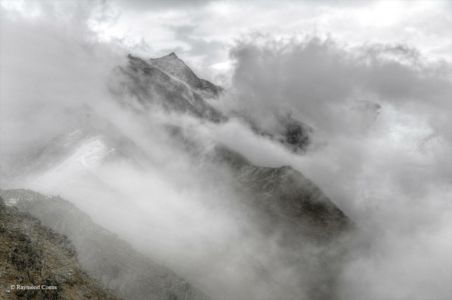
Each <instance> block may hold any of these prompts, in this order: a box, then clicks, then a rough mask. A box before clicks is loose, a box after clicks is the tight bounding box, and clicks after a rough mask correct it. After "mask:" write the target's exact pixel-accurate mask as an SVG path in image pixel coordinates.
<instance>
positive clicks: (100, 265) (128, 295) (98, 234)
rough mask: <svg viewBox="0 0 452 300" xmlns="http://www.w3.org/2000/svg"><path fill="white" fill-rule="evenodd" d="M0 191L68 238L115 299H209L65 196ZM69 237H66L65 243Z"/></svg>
mask: <svg viewBox="0 0 452 300" xmlns="http://www.w3.org/2000/svg"><path fill="white" fill-rule="evenodd" d="M0 195H1V196H2V197H3V198H4V199H5V202H6V203H7V204H9V205H11V207H8V209H10V210H16V211H18V213H19V211H20V212H21V213H23V214H27V215H30V216H33V217H35V218H36V219H38V220H40V222H41V223H42V224H43V225H45V226H46V227H48V228H51V231H52V232H56V233H55V235H57V233H58V234H61V236H62V237H66V236H67V237H68V238H69V240H70V241H71V247H72V250H71V251H72V253H73V254H74V255H75V253H77V257H78V260H79V263H80V266H81V268H82V269H83V270H85V271H86V272H87V273H88V274H89V275H90V276H91V277H92V278H95V279H97V280H98V281H99V282H100V283H102V285H103V286H105V287H107V288H108V289H110V290H111V291H112V292H113V293H114V294H115V295H117V296H118V297H120V298H122V299H162V300H163V299H168V300H177V299H184V300H189V299H200V300H202V299H208V297H207V296H206V295H204V294H203V293H201V292H200V291H199V290H197V289H195V288H193V287H192V286H191V285H190V284H189V283H188V282H186V281H185V280H183V279H181V278H180V277H179V276H177V275H176V274H174V272H172V271H171V270H169V269H167V268H165V267H163V266H161V265H158V264H156V263H154V262H152V261H151V260H150V259H149V258H147V257H145V256H144V255H142V254H140V253H138V252H137V251H135V250H134V249H133V248H132V247H130V246H129V245H128V244H127V243H125V242H124V241H122V240H120V239H119V238H117V237H116V236H115V235H113V234H111V233H110V232H108V231H107V230H105V229H103V228H101V227H100V226H98V225H96V224H95V223H94V222H93V221H92V220H91V219H90V218H89V217H88V216H87V215H86V214H84V213H83V212H81V211H80V210H79V209H77V208H76V207H75V206H74V205H72V204H71V203H69V202H67V201H65V200H64V199H62V198H60V197H48V196H44V195H42V194H39V193H36V192H33V191H29V190H2V191H0ZM49 231H50V230H49ZM63 235H64V236H63ZM69 240H67V239H66V238H65V239H64V241H67V242H68V243H69ZM72 245H73V246H72Z"/></svg>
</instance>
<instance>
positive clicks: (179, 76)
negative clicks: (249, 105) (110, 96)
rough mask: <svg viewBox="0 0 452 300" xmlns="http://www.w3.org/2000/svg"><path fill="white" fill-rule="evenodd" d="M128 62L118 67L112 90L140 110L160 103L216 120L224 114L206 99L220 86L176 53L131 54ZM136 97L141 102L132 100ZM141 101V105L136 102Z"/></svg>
mask: <svg viewBox="0 0 452 300" xmlns="http://www.w3.org/2000/svg"><path fill="white" fill-rule="evenodd" d="M128 59H129V61H128V65H127V66H121V67H119V68H117V69H116V76H114V80H116V81H113V82H111V91H112V92H113V93H114V94H116V95H118V96H119V98H120V99H122V100H121V101H123V100H124V99H126V100H125V101H123V103H125V104H126V105H128V106H130V107H134V108H137V109H138V110H142V109H149V108H150V107H151V106H152V105H159V106H161V107H163V108H165V109H166V110H168V111H177V112H185V113H190V114H192V115H195V116H198V117H202V118H204V119H208V120H212V121H220V120H221V119H222V118H223V116H222V115H221V113H220V112H219V111H217V110H216V109H214V108H213V107H212V106H211V105H209V103H207V102H206V101H205V99H206V98H211V97H215V96H216V95H217V94H218V92H219V90H221V88H220V87H217V86H216V85H214V84H213V83H210V82H209V81H207V80H204V79H200V78H199V77H197V76H196V74H195V73H193V71H192V70H191V69H190V68H189V67H188V66H187V65H186V64H185V63H184V62H183V61H182V60H180V59H179V58H177V57H176V56H175V55H172V54H169V55H167V56H164V57H161V58H156V59H151V60H144V59H142V58H139V57H136V56H133V55H130V54H129V55H128ZM124 96H132V98H133V99H135V100H136V101H137V102H138V103H133V102H131V101H129V100H130V99H129V97H125V98H124ZM136 104H138V106H137V105H136Z"/></svg>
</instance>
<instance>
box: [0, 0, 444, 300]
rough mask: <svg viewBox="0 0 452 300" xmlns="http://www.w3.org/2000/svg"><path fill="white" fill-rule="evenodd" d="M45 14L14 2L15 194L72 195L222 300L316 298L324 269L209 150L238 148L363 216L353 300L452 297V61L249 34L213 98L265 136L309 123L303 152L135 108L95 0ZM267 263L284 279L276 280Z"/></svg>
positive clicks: (11, 165)
mask: <svg viewBox="0 0 452 300" xmlns="http://www.w3.org/2000/svg"><path fill="white" fill-rule="evenodd" d="M174 2H175V5H176V4H177V7H185V4H183V3H182V2H181V3H179V1H174ZM176 2H177V3H176ZM201 2H202V1H199V3H198V1H196V5H201ZM36 5H37V4H36ZM144 5H145V4H144V2H143V3H141V2H140V1H135V4H134V7H135V6H137V7H143V6H144ZM156 5H157V6H158V9H159V10H160V9H164V5H163V4H162V3H157V2H156ZM44 7H45V9H44V10H43V9H42V6H40V5H38V8H39V13H36V15H34V14H33V9H30V10H29V11H27V13H24V11H21V10H14V9H13V10H11V9H9V10H8V9H5V10H1V15H0V17H1V24H0V30H1V35H0V38H1V48H0V49H1V52H0V64H1V65H0V157H1V169H0V176H1V177H0V188H14V187H20V188H30V189H34V190H37V191H39V192H43V193H46V194H58V195H61V196H62V197H64V198H66V199H67V200H69V201H71V202H72V203H74V204H75V205H76V206H77V207H79V208H80V209H81V210H83V211H84V212H86V213H87V214H89V215H90V216H91V217H92V218H93V220H94V221H95V222H97V223H99V224H100V225H102V226H104V227H105V228H106V229H108V230H110V231H111V232H113V233H115V234H117V235H118V236H119V237H121V238H122V239H124V240H126V241H128V242H129V243H131V244H132V245H133V246H134V247H135V248H136V249H138V250H139V251H140V252H142V253H145V254H146V255H148V256H149V257H151V258H152V259H155V260H157V261H158V262H160V263H162V264H165V265H167V266H168V267H170V268H171V269H173V270H174V271H176V273H178V274H180V275H181V276H182V277H184V278H186V279H187V280H188V281H190V282H192V283H193V284H195V285H196V286H198V287H200V288H201V289H202V290H204V291H206V292H207V293H208V294H209V295H211V296H212V297H213V298H214V299H272V298H273V299H274V298H275V297H279V298H281V299H292V298H293V293H296V295H297V296H298V297H299V298H301V299H303V297H305V292H304V291H305V290H306V289H308V288H309V286H307V285H309V280H307V279H305V278H308V277H309V276H310V275H311V274H310V273H309V272H308V271H307V272H306V273H305V274H299V273H296V270H294V269H291V268H289V267H288V266H286V265H284V264H283V263H282V261H284V259H283V258H282V257H284V256H291V255H295V254H293V253H290V252H289V251H288V250H287V249H283V248H282V246H281V245H279V244H278V243H277V242H276V241H275V242H272V241H269V240H268V237H265V236H262V235H261V233H260V232H259V231H258V230H257V229H256V226H257V225H256V224H254V220H253V219H250V218H248V215H247V211H246V209H244V208H243V207H242V204H241V203H242V202H243V201H244V198H245V197H246V194H244V193H242V192H241V191H240V190H239V189H238V188H237V186H235V185H234V181H233V175H232V174H231V173H230V171H229V170H227V169H225V168H222V167H221V166H219V165H217V164H216V163H215V162H212V161H210V160H209V159H208V157H209V155H210V153H211V151H212V149H213V148H214V147H215V145H218V144H222V145H226V146H228V147H229V148H231V149H233V150H236V151H237V152H239V153H241V154H243V155H244V156H245V157H246V158H247V159H249V160H250V161H251V162H252V163H254V164H256V165H258V166H271V167H279V166H283V165H290V166H291V167H293V168H295V169H297V170H298V171H300V172H302V173H303V174H304V175H305V176H306V177H308V178H310V179H311V180H312V181H313V182H314V183H315V184H317V185H318V186H319V187H320V188H321V189H322V190H323V191H324V192H325V194H326V195H327V196H328V197H329V198H330V199H331V200H332V201H333V202H334V203H336V205H337V206H338V207H339V208H340V209H342V210H343V211H344V212H345V214H346V215H347V216H349V218H350V219H351V220H352V222H354V223H355V226H356V234H355V236H354V237H353V239H351V240H350V241H349V243H351V246H350V247H349V248H350V253H348V254H347V259H346V262H345V265H344V266H343V268H342V269H341V272H340V275H339V280H338V284H337V287H336V290H337V291H336V293H337V299H344V300H345V299H348V300H350V299H376V300H377V299H394V300H395V299H397V300H399V299H419V300H421V299H438V300H442V299H449V298H450V297H451V296H452V287H451V285H450V282H451V280H452V258H451V254H450V253H452V239H451V236H452V203H451V200H452V180H451V178H452V119H451V118H450V117H451V112H452V66H451V65H450V63H448V62H447V61H446V60H440V59H436V58H435V59H431V58H430V57H425V56H423V54H422V52H421V51H419V50H418V49H416V48H413V47H411V46H409V45H405V44H404V43H400V44H393V43H391V44H385V43H381V44H373V43H372V44H366V43H362V44H361V45H359V46H350V45H348V44H345V43H342V42H338V41H336V40H335V39H334V38H325V37H317V36H315V35H308V36H304V37H303V38H299V37H293V38H289V39H286V38H273V37H272V36H269V35H265V34H262V35H261V34H254V35H249V36H242V37H240V38H238V39H237V40H236V41H235V42H234V43H233V44H232V46H230V47H229V48H228V51H229V60H230V61H231V62H232V69H231V70H230V71H229V73H227V74H225V75H224V76H225V77H227V78H229V82H230V84H229V85H228V86H227V87H226V88H227V91H226V92H225V93H224V94H223V95H222V96H221V98H220V99H217V100H215V102H214V103H213V105H214V106H215V107H217V108H218V109H219V110H221V111H222V112H224V113H225V114H227V115H238V116H246V117H247V118H249V119H250V120H252V121H253V122H254V123H255V124H257V125H258V126H259V127H260V128H265V129H271V128H273V127H275V126H277V123H278V120H280V117H281V116H286V115H287V114H290V115H291V116H292V117H294V118H296V119H298V120H301V121H302V122H304V123H305V124H307V125H308V126H310V127H311V128H312V142H311V144H310V145H309V146H308V148H307V149H306V150H305V151H304V152H303V153H293V152H291V151H289V150H287V149H286V148H284V147H283V146H282V145H281V144H279V143H277V142H274V141H272V140H270V139H268V138H265V137H263V136H259V135H256V134H255V132H254V131H252V130H251V129H250V128H249V125H248V124H247V123H246V122H244V121H243V119H242V118H234V117H232V118H230V119H229V120H228V121H227V122H225V123H219V124H218V123H211V122H206V121H202V120H199V119H197V118H195V117H191V116H189V115H184V114H178V113H168V112H166V111H164V110H160V109H158V108H154V109H153V110H152V111H150V112H149V113H146V114H137V113H136V112H135V111H133V110H127V109H125V108H124V107H123V106H121V105H119V104H118V102H117V101H116V99H115V96H114V95H112V93H111V89H110V87H111V84H112V82H114V78H113V77H114V76H115V75H114V72H113V71H114V69H115V67H117V66H120V65H125V64H126V63H127V62H126V54H127V49H124V48H123V47H122V46H121V45H120V44H118V43H116V42H105V41H103V42H100V41H99V40H98V39H97V38H96V34H95V32H93V31H92V28H90V27H89V26H87V20H92V16H93V10H92V8H91V7H90V6H89V5H83V4H80V5H76V4H74V5H73V6H71V7H70V8H67V7H64V8H63V7H60V6H59V5H48V6H44ZM38 8H37V9H38ZM69 12H70V13H69ZM97 13H99V11H98V10H95V14H94V15H96V14H97ZM88 23H89V22H88ZM182 59H183V57H182ZM192 61H196V60H192ZM195 69H196V68H195ZM171 126H177V127H180V128H182V134H183V135H186V136H190V139H191V141H192V142H193V148H190V147H191V146H190V145H189V146H187V145H184V144H183V143H181V142H180V141H179V140H177V139H175V138H174V136H173V135H171V134H170V131H169V130H168V128H169V127H171ZM118 141H119V142H118ZM61 145H63V146H61ZM64 145H67V147H68V148H65V147H66V146H64ZM119 145H120V146H119ZM46 148H52V149H54V148H57V149H56V150H52V151H50V152H45V150H43V149H46ZM187 148H188V149H187ZM43 153H44V154H43ZM61 153H62V154H61ZM60 154H61V155H60ZM307 247H309V249H305V250H303V251H302V252H303V254H302V255H303V256H305V259H307V260H309V259H311V257H310V256H309V255H310V254H311V255H312V259H313V260H315V253H317V252H319V251H321V249H318V248H316V246H313V245H309V246H307ZM256 265H257V266H263V267H265V268H270V269H271V270H272V271H273V273H272V275H271V276H272V280H274V281H275V282H276V283H277V284H276V285H275V286H272V288H271V289H270V290H269V285H268V284H267V282H266V281H265V280H264V279H263V278H262V277H263V276H262V274H260V273H257V272H256V271H255V270H256ZM300 282H303V283H305V285H301V286H299V283H300Z"/></svg>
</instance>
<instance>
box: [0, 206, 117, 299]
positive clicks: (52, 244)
mask: <svg viewBox="0 0 452 300" xmlns="http://www.w3.org/2000/svg"><path fill="white" fill-rule="evenodd" d="M0 275H1V276H0V299H49V300H50V299H55V300H56V299H117V298H116V297H115V296H114V295H113V294H111V293H110V292H109V291H107V290H105V289H104V288H102V286H101V285H100V283H98V282H97V281H95V280H94V279H92V278H91V277H89V276H88V275H87V274H86V273H85V272H83V271H82V269H81V267H80V265H79V263H78V261H77V259H76V252H75V250H74V248H73V246H72V244H71V243H70V242H69V240H68V239H67V238H66V237H65V236H63V235H61V234H58V233H56V232H54V231H53V230H51V229H49V228H46V227H44V226H43V225H41V223H40V222H39V221H38V220H37V219H36V218H34V217H32V216H30V215H29V214H26V213H22V212H19V211H18V210H17V209H16V208H14V207H9V206H6V205H5V203H4V201H3V199H2V198H0ZM12 286H13V288H12ZM19 286H22V287H30V288H31V287H32V288H33V289H22V288H21V287H19Z"/></svg>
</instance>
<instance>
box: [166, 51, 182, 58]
mask: <svg viewBox="0 0 452 300" xmlns="http://www.w3.org/2000/svg"><path fill="white" fill-rule="evenodd" d="M166 56H168V57H173V58H179V57H177V55H176V53H174V52H171V53H170V54H168V55H166Z"/></svg>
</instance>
